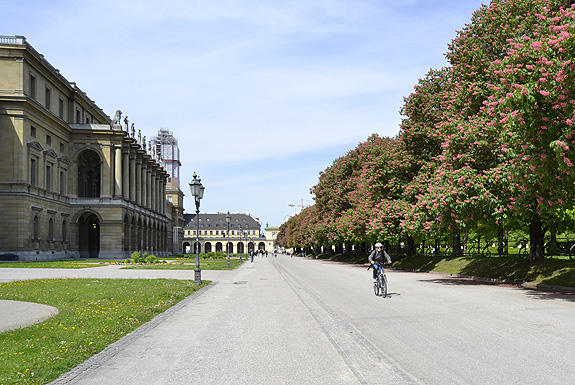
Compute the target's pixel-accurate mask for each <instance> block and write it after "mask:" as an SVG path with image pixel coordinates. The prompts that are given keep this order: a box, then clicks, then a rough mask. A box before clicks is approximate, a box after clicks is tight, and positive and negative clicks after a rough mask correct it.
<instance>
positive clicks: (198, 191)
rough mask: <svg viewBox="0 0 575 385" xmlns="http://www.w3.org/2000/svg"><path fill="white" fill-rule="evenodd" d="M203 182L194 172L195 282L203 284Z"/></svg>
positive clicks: (191, 184) (192, 182)
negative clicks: (201, 223) (201, 210)
mask: <svg viewBox="0 0 575 385" xmlns="http://www.w3.org/2000/svg"><path fill="white" fill-rule="evenodd" d="M201 181H202V180H201V179H200V178H198V176H197V175H196V173H195V172H194V179H192V181H191V182H190V191H191V192H192V196H193V197H194V201H195V203H196V218H197V222H198V227H197V229H196V268H195V269H194V272H195V274H194V282H195V283H197V284H200V283H202V270H201V269H200V236H199V235H200V200H201V199H202V198H203V197H204V186H203V185H202V182H201Z"/></svg>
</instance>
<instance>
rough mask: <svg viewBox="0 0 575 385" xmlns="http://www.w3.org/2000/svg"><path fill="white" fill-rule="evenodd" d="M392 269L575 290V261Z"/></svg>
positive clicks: (412, 260) (439, 260)
mask: <svg viewBox="0 0 575 385" xmlns="http://www.w3.org/2000/svg"><path fill="white" fill-rule="evenodd" d="M319 257H320V258H325V259H330V260H334V261H344V262H352V263H361V264H363V263H367V256H366V255H360V254H335V255H329V256H328V255H322V256H319ZM391 257H392V259H393V260H394V261H393V265H392V267H396V268H400V269H408V270H417V271H435V272H441V273H448V274H461V275H469V276H474V277H483V278H495V279H501V280H510V281H515V282H534V283H538V284H540V283H541V284H547V285H556V286H566V287H575V261H570V260H569V259H561V258H553V259H551V258H547V259H543V260H529V259H524V258H517V257H507V258H498V257H458V258H449V257H434V256H412V257H403V258H399V259H396V258H394V256H393V255H392V256H391Z"/></svg>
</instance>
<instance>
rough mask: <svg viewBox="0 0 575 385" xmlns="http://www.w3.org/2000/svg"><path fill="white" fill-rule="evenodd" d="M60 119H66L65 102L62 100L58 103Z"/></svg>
mask: <svg viewBox="0 0 575 385" xmlns="http://www.w3.org/2000/svg"><path fill="white" fill-rule="evenodd" d="M58 117H59V118H60V119H64V100H63V99H62V98H60V101H59V102H58Z"/></svg>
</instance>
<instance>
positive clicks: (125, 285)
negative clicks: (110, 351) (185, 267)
mask: <svg viewBox="0 0 575 385" xmlns="http://www.w3.org/2000/svg"><path fill="white" fill-rule="evenodd" d="M206 283H207V282H204V283H203V284H202V285H196V284H194V283H193V281H181V280H168V279H42V280H29V281H16V282H8V283H2V284H0V299H8V300H17V301H28V302H37V303H43V304H47V305H51V306H55V307H56V308H58V310H59V314H58V315H56V316H54V317H52V318H50V319H48V320H47V321H45V322H42V323H39V324H36V325H34V326H30V327H26V328H23V329H18V330H13V331H8V332H4V333H1V334H0V362H2V365H0V384H45V383H48V382H50V381H52V380H54V379H55V378H57V377H58V376H60V375H61V374H63V373H65V372H67V371H68V370H70V369H72V368H73V367H75V366H76V365H78V364H79V363H81V362H83V361H84V360H86V359H87V358H89V357H90V356H92V355H94V354H96V353H98V352H100V351H101V350H103V349H104V348H105V347H106V346H108V345H110V344H111V343H112V342H114V341H116V340H118V339H120V338H121V337H122V336H124V335H126V334H128V333H130V332H131V331H133V330H134V329H136V328H137V327H138V326H140V325H142V324H143V323H145V322H147V321H149V320H150V319H152V318H153V317H154V316H155V315H157V314H159V313H162V312H164V311H165V310H166V309H168V308H169V307H171V306H173V305H174V304H176V303H178V302H180V301H181V300H182V299H184V298H186V297H187V296H189V295H190V294H192V293H193V292H194V291H196V290H198V289H199V288H200V287H201V286H203V285H205V284H206Z"/></svg>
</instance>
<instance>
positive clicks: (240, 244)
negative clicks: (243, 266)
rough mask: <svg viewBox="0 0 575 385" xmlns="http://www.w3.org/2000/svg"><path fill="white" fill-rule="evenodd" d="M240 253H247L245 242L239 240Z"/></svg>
mask: <svg viewBox="0 0 575 385" xmlns="http://www.w3.org/2000/svg"><path fill="white" fill-rule="evenodd" d="M237 247H238V253H240V254H243V253H245V251H244V243H243V242H238V246H237Z"/></svg>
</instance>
